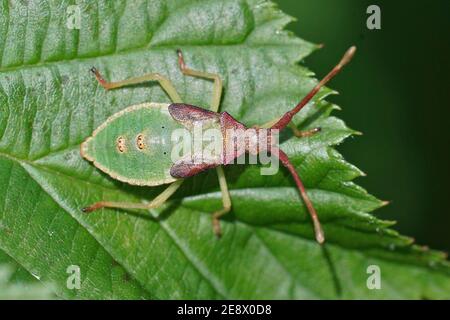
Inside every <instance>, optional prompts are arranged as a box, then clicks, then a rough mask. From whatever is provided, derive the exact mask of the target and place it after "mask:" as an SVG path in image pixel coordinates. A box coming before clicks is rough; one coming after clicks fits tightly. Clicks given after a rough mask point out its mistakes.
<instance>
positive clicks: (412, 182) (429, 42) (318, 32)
mask: <svg viewBox="0 0 450 320" xmlns="http://www.w3.org/2000/svg"><path fill="white" fill-rule="evenodd" d="M277 2H278V4H279V7H280V9H282V10H283V11H284V12H286V13H288V14H290V15H291V16H294V17H296V18H297V19H298V21H297V22H295V23H292V24H290V25H289V26H288V29H290V30H292V31H294V32H295V33H296V34H297V35H298V36H300V37H302V38H304V39H305V40H309V41H311V42H314V43H323V44H324V45H325V47H324V48H323V49H321V50H319V51H316V52H315V53H314V54H313V55H311V56H310V57H308V58H307V59H306V61H305V64H306V66H307V67H308V68H310V69H312V70H313V71H314V72H316V74H317V76H318V77H322V76H323V75H325V74H326V73H327V72H328V71H329V70H330V68H331V67H332V66H333V65H334V64H335V63H336V62H337V61H338V59H339V58H340V57H341V55H342V54H343V52H344V51H345V50H346V49H347V48H348V47H349V46H350V45H353V44H354V45H356V46H357V47H358V50H357V54H356V56H355V58H354V60H353V61H352V62H351V64H350V65H349V66H348V67H347V69H346V70H344V71H343V72H342V73H341V74H340V75H339V76H338V77H337V78H336V79H335V80H333V81H332V83H331V84H330V85H329V86H330V87H331V88H333V89H336V90H338V91H339V92H340V95H338V96H332V97H329V98H328V100H330V101H332V102H335V103H336V104H338V105H339V106H340V107H342V109H343V110H342V111H341V112H337V114H336V115H337V116H339V117H340V118H342V119H343V120H345V122H346V123H347V125H349V126H350V127H352V128H354V129H356V130H359V131H362V132H363V133H364V135H363V136H359V137H355V138H353V139H352V138H350V139H348V140H347V141H346V142H345V143H344V144H342V145H341V146H339V148H338V149H339V151H341V152H342V153H343V154H344V156H345V157H346V159H347V160H348V161H349V162H351V163H353V164H355V165H357V166H358V167H359V168H360V169H362V170H363V171H364V172H365V173H367V177H364V178H359V179H357V181H356V182H357V183H358V184H360V185H362V186H363V187H365V188H366V189H368V191H369V192H370V193H372V194H374V195H376V196H378V197H379V198H381V199H383V200H390V201H392V202H391V204H390V205H389V206H386V207H384V208H382V209H380V210H377V211H376V212H375V214H376V215H378V216H379V217H380V218H385V219H393V220H397V221H398V224H397V226H396V227H395V228H396V229H397V230H399V231H400V232H402V233H404V234H406V235H409V236H413V237H415V238H416V240H417V242H418V243H420V244H427V245H430V246H431V247H433V248H435V249H441V250H444V251H447V252H449V251H450V210H449V206H450V204H449V202H450V192H449V189H450V188H449V187H448V184H449V181H450V179H449V178H450V168H449V165H450V153H449V147H450V143H449V142H450V133H449V131H450V120H449V117H450V103H449V101H450V94H449V91H450V81H449V76H450V1H449V0H430V1H420V2H417V1H361V0H339V1H336V0H302V1H299V0H277ZM371 4H376V5H378V6H379V7H380V8H381V30H369V29H367V27H366V20H367V18H368V17H369V14H367V13H366V9H367V7H368V6H369V5H371Z"/></svg>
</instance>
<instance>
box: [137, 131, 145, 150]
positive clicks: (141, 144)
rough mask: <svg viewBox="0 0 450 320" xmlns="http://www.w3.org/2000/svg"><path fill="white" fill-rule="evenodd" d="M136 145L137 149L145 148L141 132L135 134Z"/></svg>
mask: <svg viewBox="0 0 450 320" xmlns="http://www.w3.org/2000/svg"><path fill="white" fill-rule="evenodd" d="M136 145H137V147H138V149H139V150H143V149H144V148H145V143H144V135H143V134H138V135H137V137H136Z"/></svg>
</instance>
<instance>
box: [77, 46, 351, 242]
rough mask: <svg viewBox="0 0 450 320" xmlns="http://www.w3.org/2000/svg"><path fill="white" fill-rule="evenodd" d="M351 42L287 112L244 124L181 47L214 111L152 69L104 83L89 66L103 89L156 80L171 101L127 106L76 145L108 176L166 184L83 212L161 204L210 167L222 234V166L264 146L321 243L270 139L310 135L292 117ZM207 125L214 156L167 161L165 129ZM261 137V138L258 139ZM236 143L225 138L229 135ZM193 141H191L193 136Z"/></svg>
mask: <svg viewBox="0 0 450 320" xmlns="http://www.w3.org/2000/svg"><path fill="white" fill-rule="evenodd" d="M355 50H356V48H355V47H354V46H353V47H351V48H350V49H348V50H347V52H346V53H345V54H344V56H343V57H342V59H341V60H340V62H339V63H338V64H337V65H336V66H335V67H334V68H333V69H332V70H331V71H330V72H329V73H328V74H327V75H326V76H325V77H324V78H323V79H322V80H321V81H320V82H319V83H318V84H317V85H316V86H315V87H314V88H313V89H312V90H311V91H310V92H309V93H308V94H307V95H306V96H305V97H304V98H303V99H302V100H301V101H300V102H299V103H298V104H297V105H296V106H295V107H294V108H293V109H292V110H290V111H288V112H286V113H285V114H284V115H283V116H281V117H280V118H277V119H274V120H273V121H270V122H269V123H266V124H264V125H262V126H259V127H254V128H247V127H246V126H245V125H244V124H242V123H240V122H239V121H237V120H236V119H234V118H233V117H232V116H231V115H230V114H228V113H227V112H221V113H219V112H218V111H219V106H220V99H221V94H222V80H221V78H220V77H219V75H217V74H212V73H208V72H203V71H197V70H192V69H189V68H188V67H187V66H186V64H185V62H184V58H183V55H182V52H181V51H180V50H177V53H178V64H179V67H180V69H181V72H182V73H183V74H184V75H187V76H193V77H200V78H206V79H210V80H213V82H214V85H213V97H212V103H211V104H212V110H206V109H202V108H199V107H197V106H192V105H188V104H184V103H182V101H181V98H180V96H179V95H178V93H177V91H176V89H175V88H174V86H173V85H172V83H171V82H170V81H169V80H168V79H167V78H165V77H164V76H162V75H160V74H157V73H151V74H147V75H144V76H141V77H136V78H130V79H127V80H123V81H119V82H107V81H106V80H105V79H104V78H103V77H102V76H101V74H100V73H99V72H98V70H97V69H95V68H92V69H91V71H92V73H93V74H94V75H95V77H96V79H97V81H98V83H99V84H100V85H101V86H102V87H104V88H105V89H107V90H110V89H115V88H119V87H123V86H127V85H133V84H138V83H141V82H145V81H157V82H159V84H160V85H161V87H162V88H163V89H164V91H165V92H166V93H167V94H168V95H169V97H170V98H171V100H172V101H173V103H172V104H168V103H153V102H150V103H143V104H138V105H133V106H130V107H128V108H126V109H124V110H122V111H120V112H118V113H115V114H113V115H112V116H111V117H109V118H108V119H107V120H106V121H105V122H104V123H103V124H102V125H100V126H99V127H98V128H97V129H96V130H95V131H94V132H93V134H92V136H90V137H88V138H87V139H86V140H85V141H84V142H83V143H82V144H81V155H82V157H84V158H85V159H87V160H89V161H91V162H93V164H94V166H96V167H97V168H99V169H100V170H102V171H104V172H105V173H107V174H108V175H110V176H111V177H112V178H114V179H117V180H120V181H123V182H126V183H129V184H132V185H141V186H156V185H162V184H168V183H170V185H169V186H168V187H167V188H166V189H165V190H164V191H163V192H162V193H161V194H159V195H158V196H157V197H156V198H154V199H153V200H152V201H151V202H150V203H147V204H144V203H128V202H111V201H100V202H97V203H94V204H92V205H91V206H88V207H86V208H83V209H82V210H83V211H84V212H92V211H94V210H97V209H100V208H104V207H109V208H123V209H150V208H156V207H159V206H160V205H162V204H163V203H164V202H165V201H166V200H167V199H169V197H170V196H171V195H172V194H173V193H174V192H175V191H176V190H177V189H178V188H179V187H180V185H181V184H182V182H183V179H184V178H187V177H191V176H194V175H196V174H198V173H200V172H202V171H205V170H207V169H211V168H216V170H217V174H218V178H219V185H220V189H221V192H222V203H223V207H222V209H220V210H218V211H216V212H214V213H213V215H212V221H213V230H214V233H215V234H216V235H217V236H220V234H221V229H220V223H219V218H220V217H221V216H223V215H224V214H226V213H227V212H229V211H230V210H231V198H230V194H229V191H228V186H227V182H226V178H225V174H224V171H223V168H222V166H223V165H228V164H231V163H233V161H234V160H235V159H236V158H238V157H240V156H241V155H243V154H245V153H247V154H258V153H260V152H262V151H265V152H269V153H270V154H272V155H275V156H276V157H277V158H278V160H279V161H280V162H281V163H282V164H283V166H284V167H286V169H287V170H288V171H289V172H290V174H291V175H292V177H293V179H294V181H295V184H296V186H297V189H298V191H299V193H300V196H301V197H302V199H303V201H304V203H305V205H306V207H307V209H308V212H309V214H310V216H311V218H312V221H313V225H314V233H315V238H316V240H317V242H318V243H320V244H322V243H323V242H324V241H325V236H324V233H323V230H322V227H321V225H320V221H319V218H318V216H317V213H316V210H315V209H314V206H313V204H312V202H311V200H310V199H309V197H308V195H307V193H306V190H305V187H304V185H303V183H302V180H301V179H300V176H299V175H298V173H297V171H296V170H295V168H294V166H293V165H292V164H291V162H290V161H289V158H288V157H287V155H286V154H285V153H284V152H283V151H282V150H281V149H279V148H278V146H277V145H276V144H274V143H273V141H274V140H275V139H274V138H273V135H274V134H275V132H278V131H280V130H283V129H284V128H286V127H287V126H289V127H290V128H291V129H292V130H293V131H294V134H295V135H296V136H297V137H305V136H310V135H313V134H315V133H317V132H319V131H320V128H314V129H312V130H308V131H300V130H298V129H297V128H296V127H295V126H294V125H293V124H292V123H291V120H292V118H293V117H294V116H295V115H296V114H297V113H298V112H299V111H300V110H301V109H302V108H303V107H304V106H305V105H306V104H307V103H308V102H309V101H310V100H311V99H312V98H313V97H314V95H315V94H316V93H317V92H318V91H319V89H320V88H321V87H322V86H324V85H325V84H326V83H327V82H328V81H329V80H331V79H332V78H333V77H334V76H335V75H336V74H337V73H338V72H339V71H340V70H341V69H342V67H343V66H344V65H345V64H347V63H348V62H349V61H350V59H351V58H352V56H353V54H354V53H355ZM199 124H200V125H205V126H206V127H208V128H210V129H211V128H212V129H216V130H218V131H219V132H220V133H221V139H222V140H221V145H220V146H221V150H219V152H218V153H217V154H215V156H212V157H208V158H204V157H200V161H197V160H196V159H197V154H194V156H193V157H192V155H191V156H190V157H187V158H186V157H185V158H180V159H178V160H173V157H171V151H172V149H173V142H172V139H171V134H172V132H174V130H178V129H184V130H188V131H192V130H193V128H194V126H196V125H199ZM233 130H235V131H237V130H240V132H241V133H242V134H243V135H244V136H245V139H244V140H239V141H241V142H236V141H238V140H236V139H235V138H236V136H233V137H230V136H229V132H231V131H233ZM262 137H264V141H263V140H262ZM231 140H232V141H233V142H234V143H229V142H230V141H231ZM251 141H254V142H255V141H256V148H255V147H254V145H253V146H252V147H251V146H250V145H251ZM194 143H195V141H194Z"/></svg>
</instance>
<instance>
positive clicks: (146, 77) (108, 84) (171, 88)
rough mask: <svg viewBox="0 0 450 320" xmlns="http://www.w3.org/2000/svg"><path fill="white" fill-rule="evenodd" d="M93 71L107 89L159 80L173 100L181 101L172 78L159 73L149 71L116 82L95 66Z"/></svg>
mask: <svg viewBox="0 0 450 320" xmlns="http://www.w3.org/2000/svg"><path fill="white" fill-rule="evenodd" d="M91 72H92V73H93V74H94V75H95V78H96V79H97V81H98V83H99V84H100V85H101V86H102V87H103V88H105V89H106V90H111V89H116V88H120V87H124V86H128V85H133V84H139V83H142V82H147V81H158V82H159V84H160V85H161V87H162V88H163V89H164V91H165V92H167V94H168V95H169V97H170V99H171V100H172V101H173V102H181V98H180V95H179V94H178V92H177V90H176V89H175V87H174V86H173V85H172V83H171V82H170V80H169V79H167V78H166V77H164V76H162V75H160V74H159V73H148V74H145V75H143V76H140V77H133V78H129V79H125V80H121V81H116V82H108V81H106V80H105V79H104V78H103V77H102V75H101V74H100V72H99V71H98V70H97V69H96V68H95V67H92V68H91Z"/></svg>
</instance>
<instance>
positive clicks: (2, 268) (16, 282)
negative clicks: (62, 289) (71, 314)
mask: <svg viewBox="0 0 450 320" xmlns="http://www.w3.org/2000/svg"><path fill="white" fill-rule="evenodd" d="M53 291H54V288H53V286H52V285H50V284H48V283H40V282H39V281H37V280H36V279H35V278H33V277H32V276H31V274H29V273H28V272H27V271H26V270H25V269H23V268H22V267H20V265H18V264H17V263H16V262H15V261H14V260H12V259H11V257H9V256H8V255H7V254H5V253H4V252H3V251H0V299H1V300H13V299H21V300H24V299H33V300H36V299H47V300H48V299H54V298H55V295H54V293H53Z"/></svg>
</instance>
